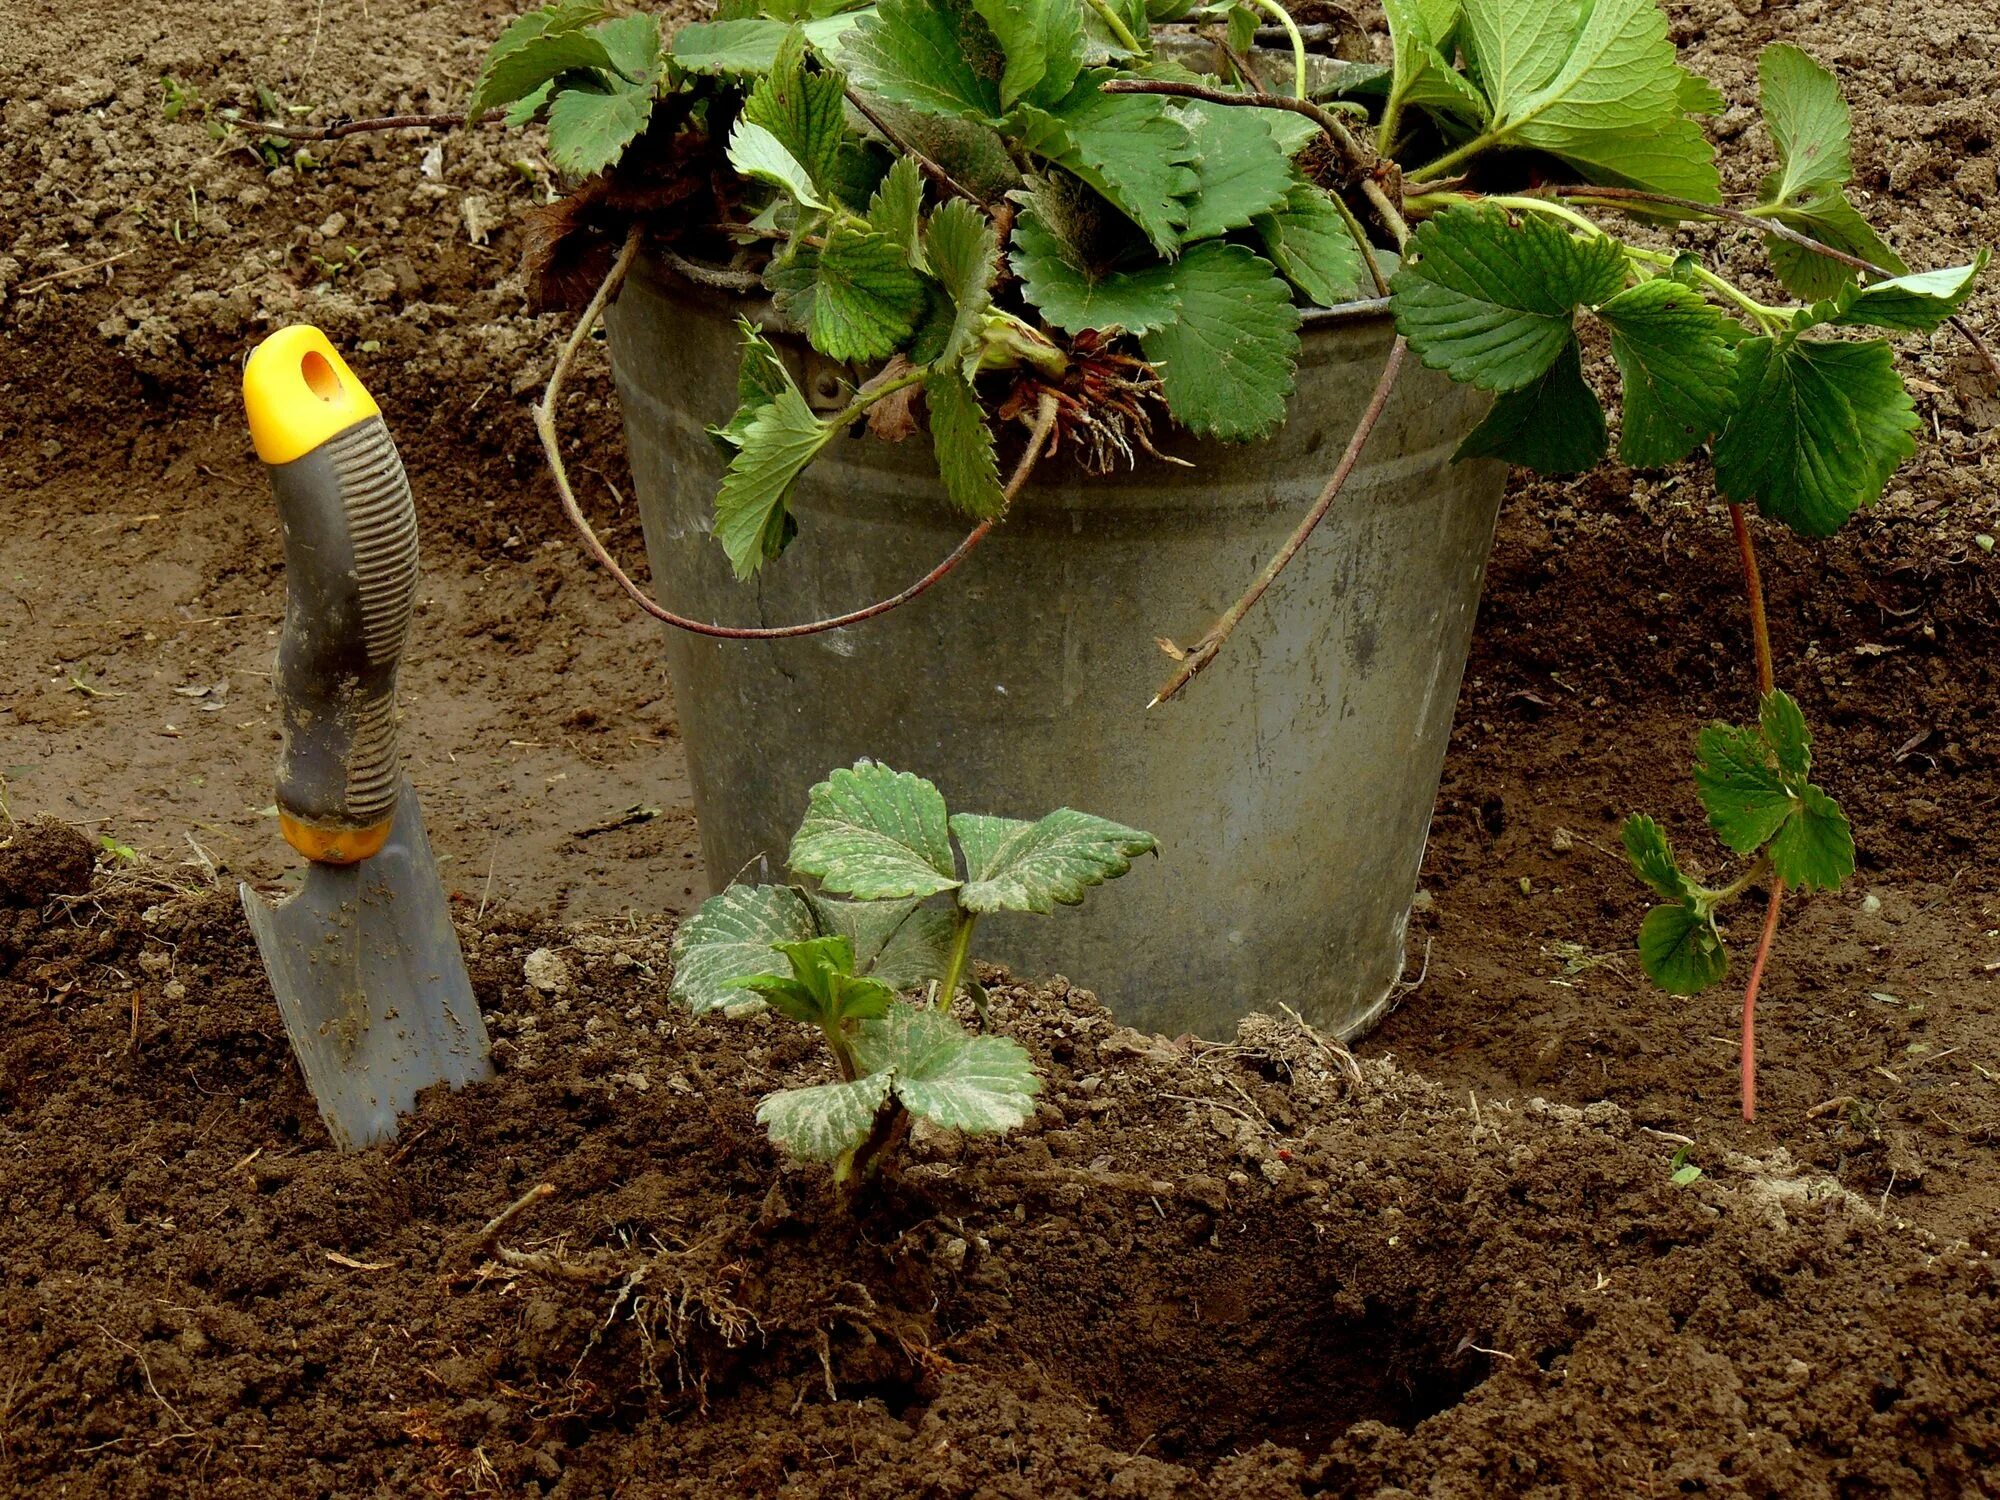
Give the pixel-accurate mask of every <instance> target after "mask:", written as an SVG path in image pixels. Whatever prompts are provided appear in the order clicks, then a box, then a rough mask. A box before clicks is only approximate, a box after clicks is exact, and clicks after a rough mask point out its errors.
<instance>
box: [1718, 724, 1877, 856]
mask: <svg viewBox="0 0 2000 1500" xmlns="http://www.w3.org/2000/svg"><path fill="white" fill-rule="evenodd" d="M1811 745H1812V736H1811V734H1810V733H1808V731H1807V729H1806V724H1805V716H1804V715H1803V714H1801V713H1800V712H1799V706H1798V704H1797V703H1796V702H1794V701H1793V700H1792V698H1791V696H1790V695H1789V694H1786V693H1781V692H1774V693H1768V694H1766V695H1765V696H1764V699H1763V701H1762V703H1761V705H1760V709H1759V719H1758V723H1757V725H1756V726H1755V727H1754V728H1747V729H1746V728H1738V727H1736V726H1733V725H1728V724H1716V725H1712V726H1710V727H1709V728H1707V729H1704V730H1703V731H1702V732H1701V737H1700V739H1699V740H1698V741H1697V748H1696V761H1695V772H1694V779H1695V786H1696V787H1697V789H1699V791H1700V793H1701V801H1702V806H1703V807H1704V808H1706V809H1707V811H1708V822H1709V826H1710V827H1711V828H1713V829H1714V830H1715V833H1716V837H1718V838H1720V839H1721V840H1722V842H1723V843H1725V844H1727V845H1728V846H1729V847H1730V848H1731V849H1733V850H1735V851H1736V852H1737V853H1738V854H1752V853H1755V852H1756V851H1757V850H1758V849H1761V848H1763V847H1764V846H1765V845H1767V844H1768V845H1769V846H1770V855H1771V868H1772V869H1773V870H1774V871H1775V872H1776V873H1777V876H1778V878H1779V879H1780V880H1782V881H1784V882H1785V884H1787V885H1791V886H1798V887H1801V888H1803V889H1806V890H1832V889H1834V888H1835V887H1836V886H1838V885H1839V884H1840V883H1841V882H1842V881H1843V880H1845V879H1846V878H1847V877H1848V876H1849V875H1852V874H1853V873H1854V834H1853V830H1852V829H1851V828H1849V826H1848V822H1847V818H1846V816H1845V815H1844V814H1842V812H1841V811H1840V809H1839V807H1837V806H1836V805H1835V804H1834V801H1833V799H1832V798H1831V797H1829V796H1827V794H1826V793H1825V792H1824V791H1822V790H1821V789H1820V788H1819V787H1817V786H1815V785H1814V784H1813V783H1812V782H1811V781H1810V780H1808V779H1807V778H1808V776H1809V775H1810V773H1811V770H1812V753H1811Z"/></svg>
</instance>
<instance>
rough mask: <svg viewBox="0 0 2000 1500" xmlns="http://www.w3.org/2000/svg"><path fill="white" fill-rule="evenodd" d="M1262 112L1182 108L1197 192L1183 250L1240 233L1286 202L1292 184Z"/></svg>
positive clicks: (1184, 231)
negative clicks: (1252, 221)
mask: <svg viewBox="0 0 2000 1500" xmlns="http://www.w3.org/2000/svg"><path fill="white" fill-rule="evenodd" d="M1261 114H1262V111H1260V110H1255V109H1239V108H1236V107H1234V106H1230V105H1222V104H1204V103H1200V102H1198V101H1189V102H1188V103H1186V104H1184V105H1183V106H1182V107H1181V116H1182V118H1183V119H1184V120H1185V121H1186V122H1187V124H1188V130H1189V134H1190V135H1191V136H1192V138H1193V141H1194V162H1193V165H1194V169H1195V174H1196V177H1197V186H1196V188H1195V190H1194V194H1193V196H1192V197H1191V198H1190V200H1189V203H1188V218H1187V225H1186V227H1185V228H1184V229H1182V231H1181V240H1182V242H1183V243H1184V244H1193V243H1194V242H1195V241H1197V240H1206V239H1213V238H1214V237H1215V236H1217V235H1220V234H1227V233H1228V232H1229V231H1230V230H1232V229H1242V228H1244V227H1245V226H1246V225H1248V224H1249V222H1250V221H1251V220H1252V219H1254V218H1256V217H1257V215H1259V214H1261V213H1264V212H1266V211H1267V210H1270V209H1272V208H1275V207H1277V206H1278V205H1279V204H1280V203H1282V202H1284V200H1285V195H1286V194H1287V193H1288V192H1290V191H1291V188H1292V183H1293V181H1294V178H1293V175H1292V165H1291V162H1290V161H1289V160H1287V159H1286V156H1285V153H1284V152H1283V151H1282V150H1280V149H1279V146H1278V142H1277V140H1276V139H1275V138H1274V137H1273V136H1272V134H1271V129H1270V126H1268V125H1267V124H1266V123H1265V122H1264V121H1263V119H1262V118H1260V116H1261Z"/></svg>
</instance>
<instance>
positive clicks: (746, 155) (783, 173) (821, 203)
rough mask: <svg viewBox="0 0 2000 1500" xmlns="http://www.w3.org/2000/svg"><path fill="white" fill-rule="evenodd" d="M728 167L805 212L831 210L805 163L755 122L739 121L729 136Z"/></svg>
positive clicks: (740, 119) (739, 119)
mask: <svg viewBox="0 0 2000 1500" xmlns="http://www.w3.org/2000/svg"><path fill="white" fill-rule="evenodd" d="M729 164H730V165H731V166H732V167H734V168H736V170H737V171H739V172H741V173H742V174H743V175H744V176H745V177H752V178H755V179H756V180H757V181H759V182H762V183H767V184H769V185H770V186H772V187H774V188H776V189H778V190H779V191H780V192H782V193H785V194H788V195H789V196H790V197H791V198H793V199H794V200H796V201H797V202H798V203H799V204H800V205H802V206H803V207H806V208H817V209H825V208H828V207H831V205H830V204H829V203H827V201H826V200H825V198H823V197H821V196H820V192H819V189H818V188H816V187H815V186H814V185H813V180H812V174H811V173H809V172H808V171H806V169H805V165H804V163H802V162H801V161H800V160H799V159H798V158H797V157H795V156H793V155H792V153H791V152H789V151H787V150H786V149H785V143H784V142H783V141H781V140H779V139H778V138H777V137H776V136H775V135H773V134H771V132H770V131H769V130H767V129H765V128H764V127H763V126H762V125H759V124H757V123H756V122H755V121H754V120H748V119H742V118H738V120H737V121H736V125H735V128H734V129H732V130H731V131H730V132H729Z"/></svg>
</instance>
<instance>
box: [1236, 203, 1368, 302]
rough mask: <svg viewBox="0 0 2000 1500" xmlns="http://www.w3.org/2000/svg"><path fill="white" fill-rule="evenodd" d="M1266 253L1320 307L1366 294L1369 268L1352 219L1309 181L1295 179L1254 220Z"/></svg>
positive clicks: (1294, 284) (1292, 282)
mask: <svg viewBox="0 0 2000 1500" xmlns="http://www.w3.org/2000/svg"><path fill="white" fill-rule="evenodd" d="M1254 223H1255V227H1256V230H1257V236H1258V238H1259V239H1261V240H1262V241H1263V243H1264V253H1265V254H1266V255H1268V256H1270V257H1271V262H1272V264H1273V265H1275V266H1277V268H1278V270H1279V271H1280V272H1282V273H1283V274H1284V277H1285V279H1286V280H1287V281H1289V282H1291V284H1292V285H1293V286H1295V287H1297V288H1298V289H1299V290H1300V291H1301V292H1303V293H1304V294H1305V296H1306V298H1307V300H1309V301H1310V302H1312V303H1314V304H1315V305H1316V306H1319V307H1337V306H1339V305H1340V304H1341V303H1342V302H1347V301H1351V300H1353V299H1354V298H1356V297H1358V296H1360V295H1361V291H1362V284H1363V282H1364V281H1365V280H1366V278H1367V272H1366V270H1365V269H1364V268H1363V266H1362V263H1361V252H1360V250H1359V249H1358V248H1356V246H1355V243H1354V236H1353V235H1352V234H1351V233H1349V231H1348V228H1347V221H1346V220H1345V219H1343V218H1342V217H1341V215H1340V210H1339V209H1337V208H1335V207H1334V204H1333V200H1332V199H1331V198H1329V197H1328V196H1327V195H1326V193H1325V192H1323V191H1322V190H1321V189H1319V188H1317V187H1314V186H1313V185H1312V184H1311V183H1309V182H1294V183H1293V184H1292V186H1291V189H1290V190H1289V191H1288V192H1287V193H1286V194H1285V197H1284V200H1283V201H1282V202H1281V203H1279V204H1278V206H1277V207H1276V208H1274V209H1273V210H1272V211H1271V212H1270V213H1267V214H1259V215H1258V216H1257V218H1256V220H1255V221H1254Z"/></svg>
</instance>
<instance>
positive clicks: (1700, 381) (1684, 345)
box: [1597, 278, 1735, 469]
mask: <svg viewBox="0 0 2000 1500" xmlns="http://www.w3.org/2000/svg"><path fill="white" fill-rule="evenodd" d="M1597 315H1598V316H1599V317H1601V318H1602V319H1604V321H1605V322H1606V323H1607V324H1609V325H1610V328H1611V355H1612V358H1614V359H1615V360H1617V361H1618V371H1619V373H1620V374H1621V375H1623V376H1624V377H1625V430H1624V433H1623V435H1622V436H1621V437H1620V439H1619V443H1618V456H1619V457H1620V458H1622V459H1624V461H1625V462H1626V463H1628V464H1631V465H1632V466H1633V467H1634V468H1641V469H1650V468H1658V467H1660V466H1662V465H1664V464H1670V463H1675V462H1677V461H1679V460H1680V459H1683V458H1686V457H1687V456H1688V454H1689V453H1690V452H1692V451H1693V449H1694V448H1695V446H1696V445H1697V444H1700V443H1703V442H1706V441H1707V440H1708V438H1709V437H1710V436H1711V435H1712V434H1714V433H1715V432H1717V431H1718V430H1720V428H1721V427H1722V425H1723V423H1725V422H1726V421H1728V420H1729V413H1730V410H1731V408H1732V406H1733V405H1734V401H1735V396H1734V390H1733V386H1732V384H1731V377H1732V376H1733V374H1734V359H1733V356H1732V355H1731V353H1730V347H1729V343H1728V340H1727V338H1726V336H1725V332H1724V319H1723V316H1722V314H1721V313H1719V312H1718V311H1716V309H1715V308H1713V307H1711V306H1710V305H1709V304H1708V303H1707V302H1706V301H1704V300H1703V299H1702V296H1701V294H1700V293H1699V292H1696V291H1694V290H1692V289H1691V288H1688V287H1685V286H1682V285H1681V284H1680V283H1679V282H1677V281H1671V280H1667V279H1665V278H1662V279H1660V280H1657V281H1644V282H1641V283H1640V284H1639V285H1637V286H1635V287H1631V288H1629V289H1627V290H1626V291H1623V292H1620V293H1619V294H1618V295H1617V296H1616V297H1613V298H1612V299H1611V300H1610V301H1609V302H1606V303H1605V304H1604V305H1603V306H1602V307H1600V308H1598V309H1597Z"/></svg>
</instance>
